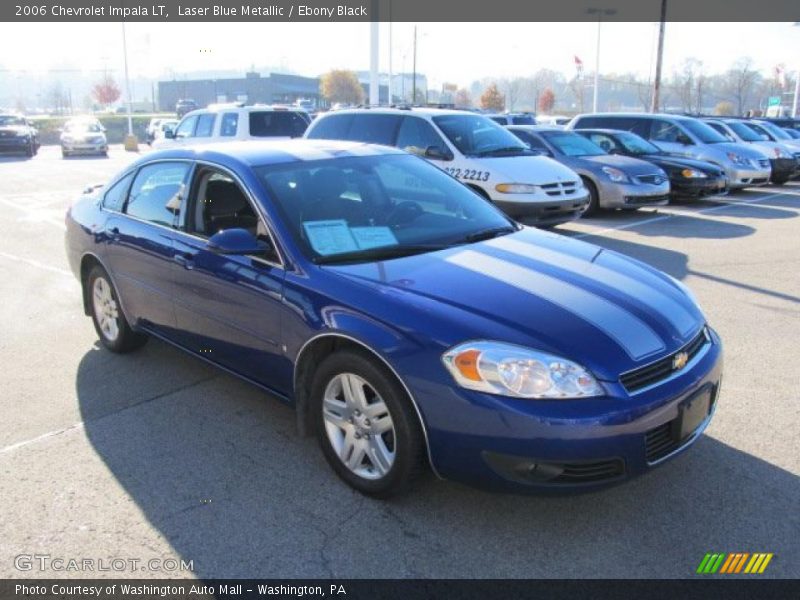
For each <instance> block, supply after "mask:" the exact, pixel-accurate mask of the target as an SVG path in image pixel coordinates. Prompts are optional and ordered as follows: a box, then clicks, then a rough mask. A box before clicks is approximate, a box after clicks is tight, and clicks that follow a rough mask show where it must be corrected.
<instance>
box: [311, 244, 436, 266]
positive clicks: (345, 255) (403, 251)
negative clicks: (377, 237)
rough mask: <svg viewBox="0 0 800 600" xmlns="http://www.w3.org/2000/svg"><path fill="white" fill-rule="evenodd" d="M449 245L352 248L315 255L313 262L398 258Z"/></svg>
mask: <svg viewBox="0 0 800 600" xmlns="http://www.w3.org/2000/svg"><path fill="white" fill-rule="evenodd" d="M449 247H450V245H449V244H448V245H444V244H425V245H415V246H382V247H380V248H370V249H369V250H353V251H352V252H340V253H339V254H329V255H327V256H317V257H316V258H314V259H313V262H314V263H316V264H318V265H332V264H336V263H347V262H369V261H372V260H387V259H390V258H400V257H402V256H412V255H413V254H423V253H425V252H434V251H436V250H444V249H445V248H449Z"/></svg>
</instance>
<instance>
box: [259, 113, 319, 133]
mask: <svg viewBox="0 0 800 600" xmlns="http://www.w3.org/2000/svg"><path fill="white" fill-rule="evenodd" d="M306 127H308V121H306V120H305V119H304V118H303V117H302V116H301V115H300V114H298V113H296V112H293V111H278V110H272V111H253V112H251V113H250V135H251V136H253V137H293V138H295V137H302V135H303V133H305V131H306Z"/></svg>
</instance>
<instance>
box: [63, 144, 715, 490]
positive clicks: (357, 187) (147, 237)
mask: <svg viewBox="0 0 800 600" xmlns="http://www.w3.org/2000/svg"><path fill="white" fill-rule="evenodd" d="M66 246H67V253H68V255H69V262H70V264H71V267H72V270H73V271H74V273H75V275H76V276H77V277H78V279H79V280H80V282H81V285H82V289H83V306H84V309H85V312H86V314H87V315H90V316H91V317H92V320H93V322H94V325H95V328H96V330H97V333H98V335H99V338H100V341H101V342H102V344H103V345H104V346H105V347H106V348H107V349H108V350H110V351H112V352H129V351H132V350H135V349H137V348H138V347H140V346H141V345H142V344H143V343H145V342H146V341H147V339H148V337H150V336H153V337H157V338H161V339H163V340H166V341H167V342H169V343H171V344H174V345H175V346H177V347H179V348H181V349H183V350H185V351H187V352H189V353H191V354H193V355H195V356H197V357H198V358H201V359H203V360H206V361H209V362H211V363H213V364H215V365H217V366H219V367H221V368H223V369H225V370H227V371H229V372H231V373H233V374H235V375H237V376H239V377H241V378H243V379H245V380H247V381H250V382H251V383H254V384H255V385H257V386H260V387H261V388H264V389H266V390H268V391H269V392H270V393H271V394H272V395H274V396H276V397H278V398H280V399H282V400H284V401H286V402H288V403H291V404H292V405H293V406H294V407H295V408H296V413H297V424H298V429H299V431H300V432H301V433H303V434H314V435H316V436H317V438H318V439H319V444H320V447H321V449H322V452H323V454H324V456H325V457H326V459H327V461H328V462H329V464H330V465H331V467H332V468H333V469H334V471H335V472H336V473H337V474H338V475H339V476H340V477H341V478H342V479H343V480H344V481H345V482H347V483H348V484H349V485H351V486H352V487H354V488H355V489H357V490H359V491H360V492H362V493H365V494H369V495H372V496H377V497H386V496H390V495H393V494H396V493H398V492H401V491H404V490H406V489H407V488H408V487H409V485H410V484H411V483H412V482H413V481H414V480H415V479H416V478H417V476H418V475H420V474H421V473H423V472H425V471H426V470H427V469H431V470H433V472H434V473H436V474H437V475H439V476H441V477H443V478H448V479H453V480H458V481H462V482H465V483H469V484H472V485H476V486H482V487H487V488H492V489H500V490H510V491H525V490H532V491H548V490H566V491H574V490H586V489H592V488H596V487H600V486H605V485H609V484H612V483H616V482H619V481H622V480H624V479H626V478H629V477H632V476H635V475H639V474H642V473H645V472H647V471H649V470H650V469H651V468H652V467H654V466H656V465H658V464H660V463H662V462H664V461H665V460H667V459H669V458H671V457H673V456H675V455H676V454H678V453H680V452H681V451H683V450H684V449H686V448H688V447H689V446H690V445H691V444H692V442H694V441H695V440H696V439H697V438H698V436H699V435H700V434H701V433H702V432H703V430H704V429H705V427H706V426H707V425H708V423H709V421H710V419H711V417H712V415H713V414H714V409H715V407H716V404H717V396H718V392H719V385H720V379H721V375H722V347H721V344H720V340H719V337H718V336H717V335H716V333H715V332H714V331H713V330H712V329H711V328H710V327H709V325H708V324H707V323H706V321H705V318H704V316H703V314H702V312H701V311H700V309H699V308H698V306H697V304H696V302H695V301H694V299H693V297H692V295H691V293H690V292H689V290H688V289H687V288H686V287H685V286H684V285H683V284H681V283H679V282H678V281H676V280H674V279H672V278H671V277H669V276H667V275H664V274H663V273H660V272H659V271H656V270H654V269H652V268H650V267H648V266H647V265H644V264H642V263H640V262H637V261H635V260H632V259H630V258H627V257H625V256H622V255H620V254H617V253H615V252H611V251H609V250H605V249H603V248H599V247H597V246H593V245H591V244H586V243H583V242H580V241H578V240H575V239H570V238H567V237H563V236H560V235H556V234H553V233H549V232H543V231H538V230H536V229H531V228H525V227H521V226H519V225H518V224H516V223H515V222H513V221H512V220H510V219H509V218H508V217H506V216H505V215H504V214H503V213H502V212H501V211H499V210H497V209H496V208H495V207H494V206H492V205H491V203H489V202H488V201H486V200H484V199H483V198H481V197H480V196H478V195H477V194H475V193H474V192H473V191H472V190H470V189H469V188H468V187H466V186H464V185H463V184H461V183H459V182H458V181H456V180H455V179H453V178H452V177H450V176H449V175H447V174H445V173H444V172H443V171H441V170H439V169H438V168H436V167H435V166H433V165H431V164H428V163H427V162H426V161H424V160H423V159H420V158H418V157H415V156H411V155H409V154H406V153H403V152H400V151H396V150H393V149H390V148H384V147H379V146H371V145H367V144H353V143H338V142H329V141H312V140H296V141H280V142H248V143H229V144H221V145H207V146H197V147H195V148H181V149H172V150H166V151H162V152H156V153H152V154H149V155H147V156H146V157H144V158H142V159H140V160H138V161H137V162H135V163H133V164H132V165H130V166H129V167H127V168H126V169H125V170H124V171H123V172H121V173H119V174H118V175H117V176H116V177H115V178H114V179H112V180H111V181H110V182H109V184H108V185H106V186H103V187H99V188H94V189H89V190H87V191H86V192H85V193H84V195H83V196H82V197H81V198H80V199H79V200H77V201H76V202H75V204H74V205H73V206H72V207H71V208H70V210H69V213H68V215H67V233H66ZM131 384H132V385H135V382H131Z"/></svg>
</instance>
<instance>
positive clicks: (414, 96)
mask: <svg viewBox="0 0 800 600" xmlns="http://www.w3.org/2000/svg"><path fill="white" fill-rule="evenodd" d="M411 69H412V71H413V75H411V105H412V106H413V105H414V104H416V103H417V26H416V25H414V58H413V59H412V66H411Z"/></svg>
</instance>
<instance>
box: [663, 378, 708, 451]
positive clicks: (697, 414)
mask: <svg viewBox="0 0 800 600" xmlns="http://www.w3.org/2000/svg"><path fill="white" fill-rule="evenodd" d="M711 395H712V389H711V388H706V389H704V390H702V391H700V392H699V393H697V394H695V395H694V396H692V397H691V398H689V399H688V400H686V401H685V402H684V403H683V404H681V405H680V408H679V413H678V418H677V419H675V427H674V428H673V432H672V434H673V437H674V438H675V440H676V441H678V442H683V441H684V440H686V438H688V437H690V436H691V435H692V434H693V433H694V432H695V431H697V428H698V427H700V425H701V424H702V422H703V421H705V420H706V417H707V416H708V413H709V411H710V409H711Z"/></svg>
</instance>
